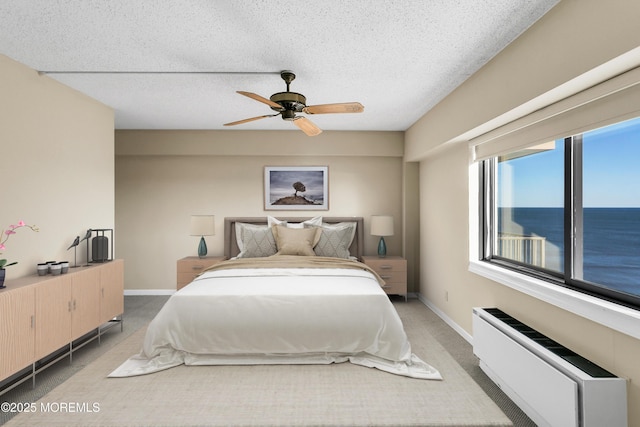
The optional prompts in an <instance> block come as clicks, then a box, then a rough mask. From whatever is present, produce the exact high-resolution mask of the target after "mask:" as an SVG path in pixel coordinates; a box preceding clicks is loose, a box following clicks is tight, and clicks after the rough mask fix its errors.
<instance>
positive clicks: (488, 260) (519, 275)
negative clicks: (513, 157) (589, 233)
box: [469, 136, 640, 339]
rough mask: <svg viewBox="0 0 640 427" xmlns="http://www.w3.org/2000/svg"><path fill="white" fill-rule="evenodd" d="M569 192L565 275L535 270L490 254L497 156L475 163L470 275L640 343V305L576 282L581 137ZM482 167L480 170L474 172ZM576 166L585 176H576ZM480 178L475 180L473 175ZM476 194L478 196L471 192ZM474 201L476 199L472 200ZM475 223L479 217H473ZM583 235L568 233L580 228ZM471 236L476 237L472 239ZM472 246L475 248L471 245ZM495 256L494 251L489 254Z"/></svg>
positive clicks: (571, 159) (568, 148)
mask: <svg viewBox="0 0 640 427" xmlns="http://www.w3.org/2000/svg"><path fill="white" fill-rule="evenodd" d="M564 145H565V156H564V165H565V171H564V172H565V180H564V185H565V192H564V193H565V194H564V201H565V207H567V206H568V207H569V208H568V209H567V208H565V209H564V223H565V233H564V238H565V249H564V250H565V258H564V263H565V264H564V266H565V269H564V272H563V273H556V272H549V271H547V270H545V269H542V268H537V267H535V266H529V265H526V264H522V263H518V262H515V261H512V260H508V259H504V258H501V257H497V256H495V255H493V256H487V254H488V252H487V249H489V250H490V251H491V250H492V249H493V247H494V245H495V241H492V240H494V239H493V238H492V233H491V226H492V224H493V225H495V224H496V222H495V215H496V211H495V203H494V201H495V171H496V169H497V158H492V159H488V160H484V161H482V162H475V163H472V164H471V165H470V168H471V169H470V172H471V173H470V185H473V181H475V185H476V187H475V188H476V191H477V193H476V194H477V195H478V200H477V201H476V202H477V204H476V206H477V208H478V211H477V212H478V215H477V216H476V218H475V219H476V220H478V228H477V234H476V237H477V242H475V243H476V246H475V247H476V248H477V252H476V253H475V255H476V256H475V257H474V256H473V252H470V257H471V258H470V263H469V271H471V272H472V273H475V274H479V275H481V276H483V277H486V278H489V279H492V280H494V281H496V282H499V283H502V284H504V285H507V286H508V287H510V288H513V289H516V290H518V291H520V292H523V293H525V294H528V295H530V296H534V297H536V298H538V299H540V300H543V301H546V302H549V303H551V304H553V305H556V306H558V307H561V308H563V309H566V310H568V311H570V312H572V313H575V314H578V315H581V316H584V317H587V318H589V319H591V320H594V321H596V322H598V323H601V324H603V325H605V326H608V327H610V328H612V329H614V330H617V331H619V332H622V333H625V334H627V335H631V336H633V337H635V338H638V339H640V305H638V301H636V300H635V299H634V300H632V301H626V300H624V298H622V299H621V298H620V295H619V294H618V293H617V292H611V293H609V292H608V289H606V288H603V287H599V286H597V285H593V284H590V283H589V282H586V281H582V280H576V279H573V278H572V277H573V275H574V270H575V268H574V266H579V265H581V259H578V260H577V261H578V262H577V263H576V262H575V253H576V252H575V251H574V249H573V248H574V246H573V245H574V241H575V238H576V237H580V238H581V234H582V230H581V222H582V215H579V216H578V217H574V216H572V215H571V212H572V211H574V209H575V208H580V209H579V210H580V212H581V213H582V211H581V208H582V199H581V194H582V192H581V191H579V190H580V189H581V186H582V168H581V166H582V165H581V149H582V140H581V136H580V137H577V138H575V140H574V138H572V137H568V138H565V144H564ZM474 168H476V169H477V170H476V171H473V169H474ZM576 168H577V169H578V170H579V173H576ZM472 176H475V177H476V178H475V180H474V179H472V178H471V177H472ZM470 194H473V193H471V192H470ZM470 201H471V200H470ZM471 219H472V220H473V217H471ZM576 226H578V231H577V233H580V234H579V235H577V234H574V233H569V232H566V230H574V227H576ZM470 236H471V235H470ZM470 247H471V246H470ZM489 253H490V252H489Z"/></svg>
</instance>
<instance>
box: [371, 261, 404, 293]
mask: <svg viewBox="0 0 640 427" xmlns="http://www.w3.org/2000/svg"><path fill="white" fill-rule="evenodd" d="M362 262H364V263H365V264H367V265H368V266H369V267H371V269H372V270H374V271H375V272H376V273H378V275H379V276H380V277H381V278H382V279H383V280H384V281H385V285H384V286H383V287H382V289H384V291H385V292H386V293H387V294H389V295H402V296H404V300H405V301H406V300H407V260H406V259H404V258H402V257H399V256H387V257H385V258H380V257H378V256H369V255H365V256H363V257H362Z"/></svg>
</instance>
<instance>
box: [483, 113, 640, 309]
mask: <svg viewBox="0 0 640 427" xmlns="http://www.w3.org/2000/svg"><path fill="white" fill-rule="evenodd" d="M638 159H640V118H636V119H633V120H628V121H624V122H621V123H616V124H613V125H609V126H606V127H603V128H600V129H597V130H594V131H589V132H585V133H582V134H579V135H574V136H570V137H567V138H564V139H558V140H555V141H550V142H548V143H545V144H538V145H535V146H532V147H528V148H526V149H518V150H517V151H513V152H511V153H507V154H506V155H500V156H498V157H492V158H489V159H487V160H484V161H483V163H482V171H483V173H484V174H485V179H484V180H482V182H484V183H485V184H484V185H485V188H484V190H485V191H484V194H485V195H486V196H485V197H484V202H483V203H484V209H483V212H484V216H485V218H483V224H485V227H484V228H483V239H484V241H483V252H484V253H483V254H482V257H483V259H484V260H485V261H489V262H492V263H495V264H499V265H501V266H504V267H506V268H511V269H517V270H518V271H520V272H523V273H525V274H529V275H533V276H535V277H538V278H543V279H545V280H547V281H550V282H552V283H556V284H558V285H560V286H567V287H570V288H573V289H576V290H579V291H581V292H587V293H589V294H591V295H594V296H597V297H600V298H604V299H607V300H611V301H615V302H618V303H622V304H624V305H627V306H631V307H634V308H640V167H639V166H638Z"/></svg>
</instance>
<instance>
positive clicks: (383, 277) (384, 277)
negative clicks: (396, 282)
mask: <svg viewBox="0 0 640 427" xmlns="http://www.w3.org/2000/svg"><path fill="white" fill-rule="evenodd" d="M380 278H381V279H383V280H387V279H391V276H380Z"/></svg>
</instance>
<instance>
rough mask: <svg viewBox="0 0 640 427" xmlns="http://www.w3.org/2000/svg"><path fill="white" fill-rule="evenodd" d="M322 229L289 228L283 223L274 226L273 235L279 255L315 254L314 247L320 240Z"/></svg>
mask: <svg viewBox="0 0 640 427" xmlns="http://www.w3.org/2000/svg"><path fill="white" fill-rule="evenodd" d="M321 234H322V230H321V229H320V228H318V227H314V228H289V227H285V226H283V225H275V226H273V235H274V236H275V239H276V246H277V248H278V253H277V255H306V256H315V252H313V247H314V246H315V245H316V244H317V243H318V240H320V235H321Z"/></svg>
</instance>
